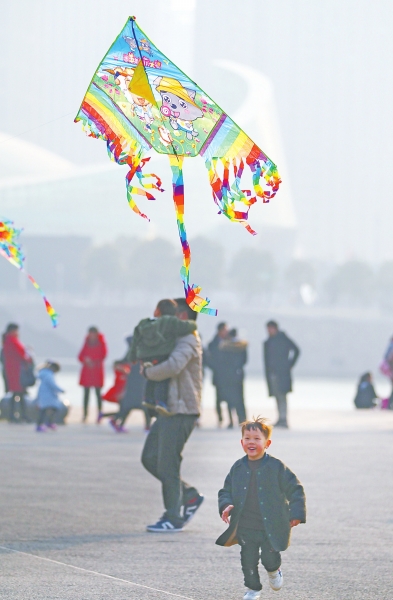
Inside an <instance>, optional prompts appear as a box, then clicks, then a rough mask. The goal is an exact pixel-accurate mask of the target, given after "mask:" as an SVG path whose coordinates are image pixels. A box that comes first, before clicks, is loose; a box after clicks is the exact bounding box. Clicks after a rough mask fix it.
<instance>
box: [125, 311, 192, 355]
mask: <svg viewBox="0 0 393 600" xmlns="http://www.w3.org/2000/svg"><path fill="white" fill-rule="evenodd" d="M195 330H196V323H195V321H181V320H180V319H178V318H177V317H175V316H170V315H165V316H163V317H159V318H158V319H142V321H141V322H140V323H139V324H138V325H137V326H136V327H135V329H134V335H133V336H132V342H131V346H130V352H129V361H130V362H135V361H136V360H149V359H152V358H159V357H168V356H169V355H170V353H171V352H172V350H173V349H174V347H175V344H176V340H177V338H179V337H182V336H184V335H189V334H190V333H193V332H194V331H195Z"/></svg>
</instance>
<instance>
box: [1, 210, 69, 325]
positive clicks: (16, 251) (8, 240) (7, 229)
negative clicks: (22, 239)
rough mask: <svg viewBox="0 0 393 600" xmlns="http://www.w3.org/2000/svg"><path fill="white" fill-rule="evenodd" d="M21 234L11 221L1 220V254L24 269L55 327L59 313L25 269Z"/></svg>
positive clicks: (21, 269)
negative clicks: (20, 242) (19, 238)
mask: <svg viewBox="0 0 393 600" xmlns="http://www.w3.org/2000/svg"><path fill="white" fill-rule="evenodd" d="M19 234H20V230H18V229H15V228H14V226H13V223H12V222H11V221H0V254H1V255H2V256H4V258H6V259H7V260H8V262H10V263H11V264H12V265H14V267H16V268H17V269H19V270H20V271H22V272H23V273H24V274H25V275H26V277H27V278H28V279H29V280H30V282H31V283H32V284H33V286H34V287H35V289H36V290H37V291H38V292H39V293H40V294H41V296H42V298H43V300H44V303H45V308H46V312H47V313H48V315H49V316H50V318H51V321H52V325H53V327H56V326H57V324H58V314H57V313H56V311H55V309H54V308H53V306H52V305H51V303H50V302H49V300H48V299H47V297H46V296H45V294H44V292H43V291H42V289H41V287H40V286H39V285H38V283H37V282H36V280H35V279H34V278H33V277H32V276H31V275H29V274H28V273H27V272H26V271H25V269H24V265H23V263H24V260H25V257H24V255H23V253H22V249H21V247H20V244H19V241H18V237H19Z"/></svg>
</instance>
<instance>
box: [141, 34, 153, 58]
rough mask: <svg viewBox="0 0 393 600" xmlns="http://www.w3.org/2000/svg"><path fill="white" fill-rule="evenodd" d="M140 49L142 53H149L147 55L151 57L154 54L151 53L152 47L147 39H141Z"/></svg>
mask: <svg viewBox="0 0 393 600" xmlns="http://www.w3.org/2000/svg"><path fill="white" fill-rule="evenodd" d="M139 49H140V50H141V51H142V52H147V54H148V55H149V56H153V52H152V51H151V46H150V44H149V42H148V41H147V40H146V39H145V38H142V39H141V41H140V44H139Z"/></svg>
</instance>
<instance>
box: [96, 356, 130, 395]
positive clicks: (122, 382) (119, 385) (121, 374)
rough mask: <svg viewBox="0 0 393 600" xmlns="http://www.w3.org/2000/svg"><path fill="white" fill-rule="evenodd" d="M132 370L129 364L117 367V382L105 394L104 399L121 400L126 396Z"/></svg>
mask: <svg viewBox="0 0 393 600" xmlns="http://www.w3.org/2000/svg"><path fill="white" fill-rule="evenodd" d="M130 371H131V369H130V367H129V366H128V365H120V366H118V367H115V382H114V384H113V386H112V387H111V388H109V390H108V391H107V392H105V394H103V396H102V399H103V400H106V401H107V402H120V400H121V399H122V397H123V396H124V392H125V389H126V385H127V379H128V376H129V374H130Z"/></svg>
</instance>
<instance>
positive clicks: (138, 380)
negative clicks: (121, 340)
mask: <svg viewBox="0 0 393 600" xmlns="http://www.w3.org/2000/svg"><path fill="white" fill-rule="evenodd" d="M126 342H127V345H128V350H127V352H126V355H125V356H124V358H123V359H122V360H120V361H119V362H120V363H121V364H123V365H127V366H128V367H129V369H130V372H129V375H128V377H127V382H126V386H125V390H124V394H123V396H122V398H121V400H120V408H119V410H118V411H117V412H115V413H106V414H104V413H100V415H99V416H100V420H101V419H102V418H103V417H105V416H106V417H109V416H110V417H112V418H111V420H110V421H109V422H110V424H111V426H112V427H113V429H114V430H115V431H116V432H117V433H125V432H126V431H127V430H126V429H125V428H124V425H125V422H126V420H127V418H128V415H129V414H130V412H131V411H132V410H135V409H138V410H142V411H143V413H144V415H145V431H146V432H148V431H149V429H150V423H151V419H152V417H151V413H150V411H149V410H148V409H147V408H146V407H145V406H143V401H144V399H145V389H146V379H145V377H144V376H143V374H142V372H141V364H140V362H139V361H138V362H135V363H130V362H129V352H130V348H131V344H132V335H130V336H128V337H127V338H126Z"/></svg>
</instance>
